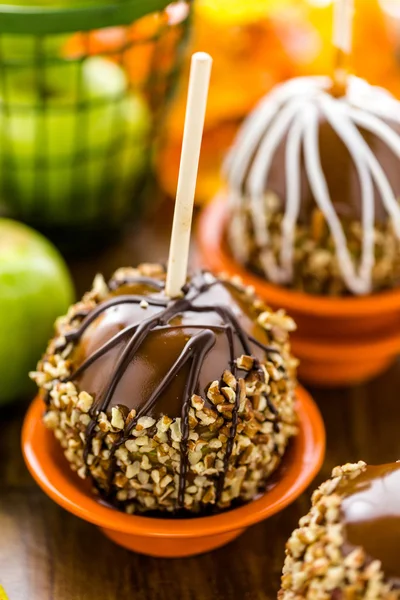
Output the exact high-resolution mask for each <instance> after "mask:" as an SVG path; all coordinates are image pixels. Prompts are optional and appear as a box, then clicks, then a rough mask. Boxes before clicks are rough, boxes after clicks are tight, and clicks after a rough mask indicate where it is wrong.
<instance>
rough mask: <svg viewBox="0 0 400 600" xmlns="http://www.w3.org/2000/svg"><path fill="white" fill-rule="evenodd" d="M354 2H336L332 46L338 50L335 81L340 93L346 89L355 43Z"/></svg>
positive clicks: (340, 0) (347, 0) (336, 0)
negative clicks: (353, 43)
mask: <svg viewBox="0 0 400 600" xmlns="http://www.w3.org/2000/svg"><path fill="white" fill-rule="evenodd" d="M353 15H354V0H335V4H334V13H333V35H332V44H333V46H334V47H335V49H336V54H335V64H334V73H333V79H334V83H335V86H336V87H337V88H338V93H339V94H340V93H343V91H344V90H345V89H346V81H347V76H348V74H349V71H350V65H349V62H350V61H349V59H350V54H351V49H352V41H353V31H352V30H353Z"/></svg>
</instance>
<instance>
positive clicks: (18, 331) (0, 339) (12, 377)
mask: <svg viewBox="0 0 400 600" xmlns="http://www.w3.org/2000/svg"><path fill="white" fill-rule="evenodd" d="M72 301H73V286H72V283H71V279H70V276H69V273H68V270H67V267H66V265H65V263H64V261H63V259H62V258H61V256H60V254H59V253H58V251H57V250H56V249H55V248H54V247H53V246H52V244H50V242H49V241H48V240H46V239H45V238H44V237H43V236H42V235H40V234H38V233H37V232H36V231H34V230H33V229H30V228H29V227H27V226H26V225H22V224H21V223H18V222H17V221H12V220H10V219H0V403H5V402H10V401H12V400H15V399H19V398H21V397H23V396H24V395H26V394H27V393H29V390H30V389H31V388H30V382H29V378H28V372H29V371H30V370H32V369H34V368H35V365H36V362H37V361H38V359H39V358H40V356H41V354H42V353H43V351H44V350H45V348H46V343H47V341H48V339H49V338H50V336H51V333H52V331H53V324H54V321H55V319H56V318H57V317H58V316H60V315H61V314H64V313H65V312H66V310H67V308H68V306H69V305H70V304H71V302H72Z"/></svg>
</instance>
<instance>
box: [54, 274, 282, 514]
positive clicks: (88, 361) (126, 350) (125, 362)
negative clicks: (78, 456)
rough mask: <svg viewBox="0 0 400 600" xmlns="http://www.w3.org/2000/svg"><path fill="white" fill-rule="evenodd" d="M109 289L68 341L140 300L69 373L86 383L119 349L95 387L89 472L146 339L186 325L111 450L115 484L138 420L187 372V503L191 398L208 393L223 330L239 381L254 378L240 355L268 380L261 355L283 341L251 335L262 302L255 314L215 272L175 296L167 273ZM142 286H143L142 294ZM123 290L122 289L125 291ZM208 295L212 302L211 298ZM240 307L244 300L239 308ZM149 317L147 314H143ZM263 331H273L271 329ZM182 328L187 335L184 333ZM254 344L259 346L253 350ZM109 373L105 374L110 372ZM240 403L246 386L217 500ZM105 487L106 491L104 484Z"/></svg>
mask: <svg viewBox="0 0 400 600" xmlns="http://www.w3.org/2000/svg"><path fill="white" fill-rule="evenodd" d="M215 286H217V287H215ZM214 287H215V290H214V291H213V294H214V296H215V298H214V297H213V298H212V299H211V300H212V302H211V303H210V302H208V300H209V299H208V297H207V298H206V299H204V298H203V296H206V295H207V294H208V293H209V292H210V290H211V288H214ZM126 288H128V290H132V293H128V294H126V293H122V292H125V291H126ZM109 289H110V291H111V292H112V293H115V296H113V297H111V298H110V299H108V300H106V301H104V302H102V303H101V304H99V305H98V306H96V307H95V308H94V309H93V310H91V311H90V312H88V313H87V314H86V315H84V314H81V315H80V318H82V319H83V320H82V321H81V323H80V324H79V326H78V327H77V328H75V329H73V330H72V331H70V332H69V333H67V334H66V335H65V345H64V347H66V346H67V345H68V344H70V343H71V342H72V343H74V344H75V350H74V352H75V351H76V348H77V346H79V344H82V340H83V338H84V336H85V335H89V331H90V328H93V327H95V326H96V323H97V322H98V321H100V322H101V319H102V318H103V317H104V315H105V314H106V313H107V312H108V311H112V310H116V309H117V307H120V308H121V307H123V309H124V310H126V311H130V310H131V309H130V308H129V306H132V311H136V312H134V315H133V317H132V318H133V321H134V322H132V323H129V324H128V325H126V324H125V323H124V325H121V327H122V329H121V330H120V331H118V332H117V333H116V334H114V335H112V337H111V338H110V339H107V341H106V342H105V343H101V344H100V345H99V347H97V348H96V349H95V351H94V352H92V353H89V355H88V356H85V357H84V360H83V361H82V362H81V364H79V358H78V360H77V361H76V363H77V364H78V366H77V368H76V370H75V371H74V372H73V373H72V374H71V375H70V377H69V378H68V381H73V382H77V384H78V389H79V388H80V385H79V380H80V379H81V378H82V377H85V374H86V373H87V371H88V370H89V369H90V368H91V367H92V368H93V369H95V368H96V363H97V362H98V361H100V360H103V359H104V358H105V357H107V356H109V354H110V352H114V353H115V357H114V358H115V362H114V363H113V364H112V368H111V370H109V375H107V379H106V384H105V386H104V387H103V388H102V389H101V392H99V393H98V394H93V396H94V398H95V401H94V403H93V405H92V408H91V410H90V412H89V415H90V423H89V425H88V426H87V430H86V443H85V448H84V460H85V463H86V465H87V473H88V474H89V475H90V469H89V466H88V456H89V454H90V449H91V445H92V440H93V437H94V434H95V428H96V424H97V421H98V416H99V414H100V413H101V412H106V411H107V410H109V409H110V408H111V407H112V406H113V405H114V406H115V403H114V404H113V402H114V396H115V393H116V389H117V387H118V385H119V384H120V382H121V380H122V379H123V378H124V375H125V373H126V372H127V369H128V367H129V366H130V365H132V362H133V361H134V359H135V357H136V356H137V354H138V352H140V351H142V348H143V345H144V344H145V343H146V342H147V341H148V339H150V338H151V336H152V335H154V334H157V333H158V334H160V333H163V332H165V333H171V332H174V331H177V332H179V330H182V331H184V332H185V337H184V338H183V339H185V340H186V339H187V341H186V343H185V345H184V346H183V349H182V350H179V351H178V357H177V358H176V360H174V359H172V361H171V362H172V365H169V366H168V370H167V372H166V373H165V374H163V376H162V377H161V379H160V381H159V382H157V381H153V388H152V389H150V391H149V393H148V395H147V397H146V398H145V400H144V401H142V402H141V403H140V405H136V406H134V408H135V413H133V414H134V417H133V418H131V420H130V421H129V422H128V423H127V424H126V425H125V428H124V430H123V431H122V433H121V435H120V436H119V438H118V440H117V441H116V442H115V443H114V444H113V447H112V449H111V452H110V468H109V472H108V483H109V488H110V487H111V483H112V480H113V475H114V472H115V462H116V460H115V452H116V450H117V449H118V448H119V447H120V446H121V445H123V444H124V443H125V442H126V441H127V440H128V439H129V437H130V434H131V432H132V431H133V429H134V428H135V427H136V425H137V424H138V421H139V419H140V418H141V417H143V416H148V415H150V414H154V410H155V407H156V406H157V405H158V403H159V402H160V399H162V398H163V397H165V396H166V395H167V390H168V389H169V386H170V385H171V384H172V383H173V382H174V381H176V378H177V377H178V376H179V374H181V373H182V372H183V371H184V373H185V374H186V378H185V382H184V387H183V395H182V397H181V398H180V405H181V409H180V417H181V442H180V454H181V463H180V473H179V486H178V500H177V505H178V508H183V506H184V496H185V487H186V480H187V471H188V462H189V461H188V441H189V433H190V427H189V409H190V406H191V398H192V396H193V395H194V394H199V395H203V397H204V393H203V394H202V392H204V389H203V390H202V389H201V386H200V377H201V373H202V370H203V367H204V363H205V360H206V358H207V357H208V356H209V354H210V353H211V352H212V351H215V346H216V342H217V338H218V336H221V335H222V336H225V338H226V340H227V343H228V349H229V360H228V359H227V357H226V359H224V360H225V362H226V366H227V368H229V370H230V371H231V372H232V374H233V376H234V377H235V378H236V379H237V380H238V379H239V375H241V376H242V377H246V375H247V374H246V373H239V371H240V369H239V368H238V367H237V364H236V358H238V357H239V356H240V354H245V355H249V356H252V358H253V367H252V370H251V371H253V372H257V374H258V377H259V378H260V380H261V381H265V379H264V377H265V375H264V371H263V369H262V368H261V365H260V359H261V358H263V357H264V356H265V354H266V353H267V354H268V353H277V352H279V350H278V348H275V347H271V346H268V345H265V344H264V343H262V342H261V341H260V339H257V338H256V337H254V336H252V335H250V333H249V331H248V330H249V329H250V328H251V327H255V316H256V315H255V314H250V313H251V311H254V308H253V306H252V304H251V302H250V301H248V300H246V303H247V314H246V312H245V311H244V310H241V308H242V306H240V303H243V302H244V294H243V293H242V292H239V291H238V290H237V289H236V288H235V286H233V285H232V284H230V283H228V282H221V281H220V280H218V279H216V278H214V277H212V276H211V275H210V274H207V273H200V274H198V275H196V276H195V277H193V278H192V280H191V282H190V283H189V284H187V285H186V286H185V288H184V289H183V292H184V295H183V297H181V298H178V299H175V300H171V299H169V298H167V297H166V296H165V295H164V293H163V292H164V282H163V281H162V280H159V279H152V278H148V277H132V278H126V279H123V280H117V279H113V280H111V281H110V282H109ZM138 290H139V291H140V292H143V293H136V292H137V291H138ZM227 290H228V291H229V295H230V302H228V301H225V302H221V303H220V304H219V303H218V300H219V298H220V296H221V294H222V292H225V293H226V291H227ZM119 292H121V293H120V294H119ZM235 295H236V297H237V298H239V297H240V295H242V296H241V300H240V302H239V301H238V302H237V303H236V305H235V303H234V302H233V299H235ZM202 301H204V303H203V304H202ZM229 304H231V305H229ZM238 306H239V307H240V308H239V309H238ZM135 307H136V308H135ZM139 307H143V315H142V313H141V312H140V308H139ZM146 310H150V314H149V315H148V316H146ZM235 312H236V314H235ZM242 313H243V318H245V319H247V320H248V323H249V324H250V325H249V326H245V325H244V324H242V323H241V322H240V320H243V319H242V317H241V314H242ZM206 314H208V320H209V321H210V320H211V323H208V324H207V322H206V321H207V318H205V319H204V320H205V323H204V324H203V323H202V322H196V321H195V322H193V318H192V317H191V319H192V320H191V321H190V322H188V323H179V322H177V320H178V321H179V318H181V319H182V318H183V317H182V316H183V315H186V316H187V315H189V316H190V315H198V316H201V315H206ZM210 315H214V317H213V318H212V319H210ZM215 315H217V317H218V319H219V321H220V323H215V320H216V319H215ZM143 316H144V317H145V318H143ZM238 316H239V318H238ZM76 318H77V317H76V316H75V317H74V320H75V319H76ZM188 331H192V332H193V333H192V335H188V334H187V332H188ZM262 333H263V335H265V333H264V332H262ZM181 335H182V336H183V333H182V334H181ZM119 347H120V348H119ZM252 347H253V348H254V351H253V352H252ZM118 349H119V351H118ZM238 349H240V352H238V351H237V350H238ZM59 351H62V349H59ZM163 351H164V352H166V353H167V352H168V348H165V347H164V348H162V347H160V348H157V353H158V354H160V353H162V352H163ZM225 354H226V351H225ZM152 360H153V361H154V364H155V365H157V362H158V360H157V356H152ZM102 376H103V377H104V376H105V375H104V373H103V374H102ZM221 376H222V373H221ZM133 379H134V378H133ZM210 383H211V381H208V385H209V384H210ZM81 389H84V390H85V391H88V392H89V393H91V390H90V389H87V388H86V387H85V386H82V388H81ZM266 399H267V404H268V407H269V409H270V410H271V412H272V413H273V414H274V415H276V409H275V407H274V405H273V403H272V401H271V399H270V398H268V397H267V398H266ZM239 404H240V394H239V388H238V389H236V391H235V397H234V401H233V403H232V413H231V420H230V421H229V424H230V429H229V436H228V440H227V442H226V450H225V456H224V461H223V463H224V466H223V471H222V473H221V474H220V476H219V478H218V481H217V486H216V501H217V503H218V501H219V499H220V498H221V494H222V492H223V489H224V483H225V477H226V473H227V471H228V468H229V461H230V457H231V454H232V450H233V444H234V440H235V436H236V431H237V423H238V411H239ZM128 411H129V409H128ZM161 412H162V411H161ZM165 414H168V415H169V416H173V415H170V414H169V413H168V412H167V411H165ZM100 491H101V492H102V493H103V494H104V490H100Z"/></svg>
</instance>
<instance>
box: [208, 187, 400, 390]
mask: <svg viewBox="0 0 400 600" xmlns="http://www.w3.org/2000/svg"><path fill="white" fill-rule="evenodd" d="M226 220H227V211H226V204H225V202H224V199H223V198H217V199H216V200H214V201H213V202H212V203H211V205H210V206H208V207H207V208H206V209H205V210H204V211H203V213H202V215H201V218H200V222H199V229H198V237H197V239H198V248H199V253H200V259H201V262H202V263H203V264H204V265H205V266H206V267H208V268H210V269H212V270H213V271H215V272H216V273H218V272H225V273H227V274H228V275H232V274H237V275H239V276H240V277H241V278H242V280H243V282H244V283H245V284H247V285H252V286H253V287H254V288H255V291H256V293H257V295H259V296H260V297H261V298H262V299H263V300H264V301H265V302H267V303H268V304H269V305H270V306H271V307H272V308H276V309H279V308H283V309H285V310H286V311H287V312H288V313H289V315H290V316H291V317H292V318H293V319H294V320H295V322H296V324H297V331H296V332H295V333H294V334H292V336H291V340H292V348H293V353H294V354H295V355H296V356H297V358H299V359H300V368H299V374H300V377H301V378H303V379H304V380H306V381H308V382H311V383H314V384H319V385H327V386H332V385H347V384H353V383H357V382H359V381H363V380H366V379H369V378H371V377H374V376H376V375H378V374H379V373H381V372H383V371H384V370H385V369H386V368H387V367H388V366H389V365H390V364H391V363H392V362H394V360H395V357H396V355H397V354H398V353H399V351H400V289H393V290H390V291H387V292H380V293H376V294H372V295H369V296H360V297H346V298H335V297H323V296H316V295H315V296H313V295H311V294H305V293H303V292H298V291H293V290H291V289H288V288H285V287H281V286H278V285H274V284H271V283H269V282H268V281H266V280H265V279H263V278H261V277H259V276H258V275H256V274H254V273H252V272H250V271H248V270H246V269H245V268H244V267H242V266H241V265H240V264H238V263H237V262H236V261H235V260H234V258H233V257H232V256H231V254H230V252H229V250H228V248H227V245H226V244H225V224H226Z"/></svg>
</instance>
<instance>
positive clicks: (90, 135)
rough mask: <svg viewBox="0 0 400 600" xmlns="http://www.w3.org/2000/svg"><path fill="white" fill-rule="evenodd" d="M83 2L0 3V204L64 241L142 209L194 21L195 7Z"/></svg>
mask: <svg viewBox="0 0 400 600" xmlns="http://www.w3.org/2000/svg"><path fill="white" fill-rule="evenodd" d="M82 1H83V0H81V2H80V3H79V2H78V3H77V2H75V4H74V3H73V2H71V0H58V4H59V5H62V4H65V5H66V6H65V7H64V6H60V7H59V8H54V7H52V8H49V7H48V6H35V7H31V6H15V5H13V6H10V5H7V6H5V5H3V6H0V207H1V211H2V212H3V213H4V212H6V214H9V215H11V216H14V217H17V218H19V219H21V220H23V221H25V222H27V223H29V224H32V225H33V226H35V227H37V228H39V229H41V230H44V231H45V232H46V233H49V232H50V234H53V235H52V237H55V238H57V236H67V237H68V236H69V238H71V233H72V234H73V236H74V237H75V238H76V239H78V237H79V238H80V237H82V236H86V237H88V236H93V235H95V236H98V235H99V234H102V233H104V232H106V231H114V230H115V229H118V228H119V227H120V226H121V225H122V224H124V222H125V221H126V219H127V218H128V216H129V215H132V214H133V213H135V211H137V210H139V208H138V201H137V197H138V190H139V189H141V188H143V185H144V181H145V180H146V177H147V176H148V174H149V172H150V166H151V158H152V149H153V147H154V143H155V140H156V139H157V132H158V130H159V127H160V122H161V119H162V117H163V114H164V109H165V106H166V101H167V98H168V97H169V95H170V94H171V91H172V89H173V85H174V81H175V79H176V75H177V72H178V70H179V67H180V63H181V56H182V50H183V47H184V42H185V40H186V37H187V31H188V25H189V21H190V1H189V0H180V1H179V2H175V3H173V4H171V3H170V0H125V1H123V0H120V2H116V1H114V3H112V4H110V3H106V4H105V3H104V1H103V2H101V0H96V2H94V0H93V1H92V3H91V4H89V2H90V0H84V1H85V5H84V6H82V5H81V4H82ZM40 2H41V3H42V4H46V0H36V4H39V3H40ZM48 3H49V0H48V2H47V4H48ZM20 4H21V2H20ZM26 4H28V2H27V0H26Z"/></svg>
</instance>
